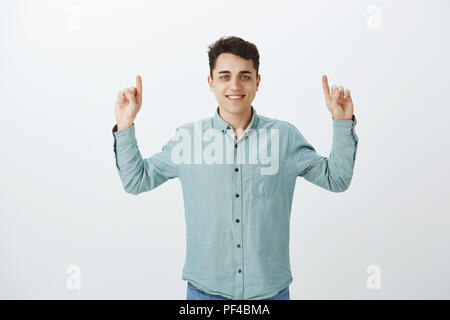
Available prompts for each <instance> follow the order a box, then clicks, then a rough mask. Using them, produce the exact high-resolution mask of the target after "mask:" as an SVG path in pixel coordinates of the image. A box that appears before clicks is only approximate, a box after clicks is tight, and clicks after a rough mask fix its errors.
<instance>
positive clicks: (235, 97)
mask: <svg viewBox="0 0 450 320" xmlns="http://www.w3.org/2000/svg"><path fill="white" fill-rule="evenodd" d="M225 96H226V97H227V98H228V100H231V101H241V100H242V99H244V97H245V94H242V95H228V96H227V95H225Z"/></svg>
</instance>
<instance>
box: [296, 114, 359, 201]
mask: <svg viewBox="0 0 450 320" xmlns="http://www.w3.org/2000/svg"><path fill="white" fill-rule="evenodd" d="M332 121H333V144H332V147H331V152H330V154H329V156H328V157H324V156H322V155H319V154H318V153H317V152H316V150H315V148H314V147H313V146H312V145H311V144H310V143H309V142H308V141H307V140H306V139H305V137H304V136H303V135H302V134H301V133H300V131H299V130H298V129H297V128H295V127H292V130H291V135H290V137H291V147H292V150H291V151H292V153H293V156H294V161H295V163H296V166H297V176H300V177H303V178H305V179H306V180H307V181H309V182H311V183H314V184H315V185H317V186H319V187H322V188H324V189H327V190H329V191H332V192H343V191H345V190H347V189H348V187H349V186H350V183H351V180H352V177H353V169H354V164H355V159H356V151H357V147H358V137H357V135H356V133H355V125H356V117H355V115H353V117H352V120H334V119H333V120H332Z"/></svg>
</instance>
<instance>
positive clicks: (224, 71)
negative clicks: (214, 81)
mask: <svg viewBox="0 0 450 320" xmlns="http://www.w3.org/2000/svg"><path fill="white" fill-rule="evenodd" d="M218 73H219V74H221V73H231V72H230V71H228V70H223V71H219V72H218ZM239 73H250V74H252V72H251V71H248V70H242V71H239Z"/></svg>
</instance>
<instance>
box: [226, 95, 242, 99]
mask: <svg viewBox="0 0 450 320" xmlns="http://www.w3.org/2000/svg"><path fill="white" fill-rule="evenodd" d="M242 97H243V96H228V98H230V99H239V98H242Z"/></svg>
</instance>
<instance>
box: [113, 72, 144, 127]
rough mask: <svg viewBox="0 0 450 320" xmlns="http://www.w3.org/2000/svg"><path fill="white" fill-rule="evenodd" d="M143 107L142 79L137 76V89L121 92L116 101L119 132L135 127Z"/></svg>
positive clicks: (127, 89)
mask: <svg viewBox="0 0 450 320" xmlns="http://www.w3.org/2000/svg"><path fill="white" fill-rule="evenodd" d="M141 105H142V78H141V77H140V76H139V75H137V76H136V87H130V88H125V89H124V90H121V91H119V94H118V96H117V100H116V108H115V114H116V121H117V130H123V129H126V128H129V127H131V126H132V125H133V123H134V119H136V115H137V113H138V112H139V110H140V109H141Z"/></svg>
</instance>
